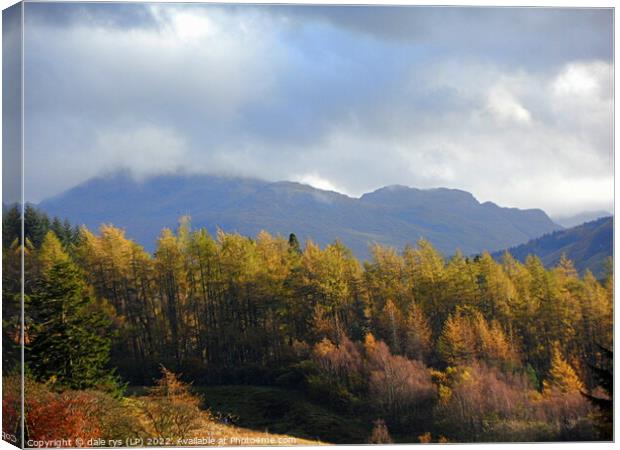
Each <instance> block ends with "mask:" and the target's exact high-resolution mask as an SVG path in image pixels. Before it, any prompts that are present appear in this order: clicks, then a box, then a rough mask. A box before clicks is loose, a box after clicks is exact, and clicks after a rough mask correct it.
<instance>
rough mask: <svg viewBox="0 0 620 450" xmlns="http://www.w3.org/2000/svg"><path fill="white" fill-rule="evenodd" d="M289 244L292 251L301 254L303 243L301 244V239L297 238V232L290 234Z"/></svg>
mask: <svg viewBox="0 0 620 450" xmlns="http://www.w3.org/2000/svg"><path fill="white" fill-rule="evenodd" d="M288 246H289V248H290V250H291V252H293V253H294V254H296V255H301V245H299V240H298V239H297V236H296V235H295V233H291V234H289V236H288Z"/></svg>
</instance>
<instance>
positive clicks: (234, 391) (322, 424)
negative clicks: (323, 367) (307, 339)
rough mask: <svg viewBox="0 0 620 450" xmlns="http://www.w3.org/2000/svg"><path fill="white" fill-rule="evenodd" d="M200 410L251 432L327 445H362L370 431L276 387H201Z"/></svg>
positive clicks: (362, 423) (198, 389)
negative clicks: (226, 417) (231, 419)
mask: <svg viewBox="0 0 620 450" xmlns="http://www.w3.org/2000/svg"><path fill="white" fill-rule="evenodd" d="M194 390H195V391H196V392H197V393H199V394H201V396H202V397H203V402H204V408H205V409H210V410H211V411H212V412H213V413H214V414H216V415H218V414H219V415H228V414H230V415H232V416H235V424H236V425H239V426H241V427H245V428H248V429H252V430H261V431H264V432H268V433H276V434H283V435H287V436H293V437H297V438H301V439H309V440H312V441H321V442H329V443H335V444H336V443H347V444H353V443H365V442H366V440H367V438H368V435H369V434H370V428H369V426H368V425H367V424H366V423H365V421H363V420H360V419H359V418H357V417H351V416H345V415H343V414H339V413H335V412H333V411H331V410H330V409H328V408H326V407H324V406H321V405H317V404H316V403H314V402H312V401H310V400H309V399H308V398H307V397H306V396H305V395H304V394H303V393H301V392H298V391H294V390H289V389H283V388H276V387H264V386H246V385H228V386H202V387H194Z"/></svg>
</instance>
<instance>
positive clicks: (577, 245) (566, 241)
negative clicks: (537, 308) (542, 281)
mask: <svg viewBox="0 0 620 450" xmlns="http://www.w3.org/2000/svg"><path fill="white" fill-rule="evenodd" d="M613 233H614V220H613V217H602V218H600V219H597V220H594V221H591V222H587V223H584V224H582V225H579V226H576V227H573V228H569V229H567V230H560V231H555V232H553V233H550V234H547V235H545V236H542V237H540V238H537V239H533V240H531V241H529V242H527V243H525V244H522V245H519V246H517V247H513V248H509V249H508V252H509V253H510V254H511V255H512V256H514V257H515V258H516V259H518V260H519V261H521V262H524V261H525V259H526V258H527V256H528V255H530V254H533V255H536V256H538V257H539V258H540V259H541V260H542V262H543V264H544V265H545V266H546V267H553V266H555V265H556V264H557V263H558V262H559V261H560V257H561V256H562V254H565V255H566V256H567V257H568V259H570V260H571V261H573V263H574V264H575V268H576V269H577V270H578V271H579V273H581V274H583V273H584V272H585V270H586V269H589V270H590V271H591V272H592V273H594V275H596V276H598V277H600V276H602V275H603V274H604V271H605V261H606V260H607V258H608V257H610V256H613V248H614V246H613V242H614V235H613ZM503 253H504V252H497V253H494V254H493V257H494V258H496V259H498V260H499V259H501V257H502V255H503Z"/></svg>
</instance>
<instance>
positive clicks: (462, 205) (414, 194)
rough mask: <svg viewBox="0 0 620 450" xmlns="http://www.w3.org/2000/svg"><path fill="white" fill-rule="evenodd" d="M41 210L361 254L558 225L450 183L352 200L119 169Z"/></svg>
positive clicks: (472, 244)
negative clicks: (272, 237)
mask: <svg viewBox="0 0 620 450" xmlns="http://www.w3.org/2000/svg"><path fill="white" fill-rule="evenodd" d="M39 207H40V208H41V209H42V210H43V211H45V212H47V213H48V214H50V215H54V216H59V217H66V218H68V219H69V220H71V221H72V222H73V223H78V224H84V225H86V226H88V227H89V228H90V229H93V230H96V229H98V227H99V225H100V224H101V223H112V224H114V225H116V226H120V227H123V228H125V230H126V232H127V235H128V236H129V237H131V238H133V239H135V240H137V241H138V242H140V243H141V244H143V245H144V246H145V247H146V248H147V249H149V250H153V249H154V247H155V242H156V238H157V236H158V235H159V233H160V231H161V229H162V228H163V227H175V226H176V224H177V222H178V219H179V217H180V216H181V215H190V216H191V217H192V224H193V226H194V227H203V226H204V227H206V228H207V229H208V230H209V231H210V232H214V231H215V230H216V229H217V228H218V227H219V228H221V229H223V230H225V231H229V232H239V233H241V234H244V235H250V236H253V235H256V234H257V233H258V232H259V231H260V230H262V229H264V230H267V231H269V232H270V233H272V234H281V235H283V236H288V234H289V233H291V232H293V233H296V234H297V237H298V238H299V239H300V241H302V242H303V241H304V240H306V239H312V240H314V241H315V242H317V243H319V244H321V245H324V244H327V243H330V242H333V241H334V240H336V239H340V240H341V241H342V242H343V243H344V244H346V245H347V246H348V247H349V248H351V249H352V251H353V252H354V253H355V255H356V256H358V257H360V258H363V259H365V258H367V257H368V256H369V249H368V245H369V243H372V242H378V243H381V244H384V245H391V246H394V247H396V248H398V249H400V248H403V247H404V246H405V245H406V244H411V243H415V242H416V241H417V240H418V239H419V238H421V237H424V238H426V239H428V240H429V241H431V242H432V243H433V245H435V246H436V247H437V248H438V250H440V251H441V252H443V253H445V254H451V253H453V252H454V251H455V250H456V249H457V248H460V249H461V251H463V252H464V253H465V254H470V253H476V252H480V251H482V250H490V251H493V250H497V249H500V248H506V247H509V246H512V245H516V244H519V243H521V242H525V241H527V240H529V239H532V238H534V237H537V236H540V235H542V234H544V233H549V232H551V231H555V230H557V229H559V228H560V227H559V226H558V225H556V224H555V223H553V222H552V221H551V219H549V217H548V216H547V215H546V214H545V213H544V212H543V211H541V210H535V209H530V210H519V209H515V208H502V207H499V206H497V205H495V204H494V203H490V202H486V203H482V204H481V203H480V202H478V201H477V200H476V199H475V198H474V197H473V196H472V195H471V194H470V193H468V192H464V191H460V190H455V189H443V188H440V189H429V190H421V189H414V188H409V187H405V186H389V187H384V188H381V189H378V190H376V191H374V192H371V193H368V194H365V195H363V196H362V197H361V198H359V199H358V198H351V197H347V196H346V195H342V194H339V193H336V192H331V191H323V190H319V189H315V188H312V187H310V186H306V185H303V184H299V183H293V182H288V181H283V182H266V181H261V180H256V179H246V178H230V177H221V176H212V175H165V176H163V175H162V176H156V177H152V178H149V179H146V180H143V181H136V180H134V179H133V178H132V177H131V176H129V175H128V174H126V173H117V174H115V175H111V176H108V177H100V178H94V179H91V180H89V181H87V182H85V183H83V184H81V185H78V186H76V187H74V188H72V189H70V190H68V191H66V192H65V193H63V194H61V195H59V196H56V197H54V198H50V199H47V200H45V201H43V202H41V203H40V204H39Z"/></svg>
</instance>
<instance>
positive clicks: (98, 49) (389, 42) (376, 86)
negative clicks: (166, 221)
mask: <svg viewBox="0 0 620 450" xmlns="http://www.w3.org/2000/svg"><path fill="white" fill-rule="evenodd" d="M73 8H74V5H73V4H58V5H56V4H54V6H49V5H47V4H28V10H27V11H30V13H29V14H30V15H28V14H27V17H26V20H27V24H26V25H27V26H26V48H27V50H28V51H27V52H26V85H27V87H28V88H27V89H26V121H27V128H26V129H27V136H26V140H27V163H28V172H27V177H28V180H29V182H28V185H29V186H30V192H29V195H30V199H31V200H34V201H38V200H41V199H42V198H44V197H45V196H48V195H51V194H55V193H58V192H60V191H61V190H63V189H67V188H69V187H71V186H72V185H74V184H76V183H79V182H81V181H84V180H85V179H87V178H89V177H91V176H93V175H95V174H97V173H99V172H104V171H109V170H113V169H115V168H121V167H126V168H129V169H130V170H131V171H132V172H133V173H134V174H136V176H139V177H146V176H149V175H151V174H156V173H164V172H169V171H176V170H182V171H186V172H211V173H213V172H217V173H224V174H233V175H244V176H254V177H259V178H264V179H268V180H298V181H302V182H304V183H308V184H311V185H314V186H316V187H319V188H324V189H330V190H337V191H340V192H344V193H349V194H351V195H361V194H362V193H364V192H367V191H369V190H372V189H375V188H377V187H380V186H383V185H389V184H405V185H410V186H416V187H422V188H426V187H438V186H446V187H454V188H461V189H465V190H468V191H470V192H472V193H473V194H474V195H476V196H477V197H478V198H479V199H480V200H492V201H494V202H496V203H499V204H502V205H506V206H518V207H542V208H545V209H546V210H548V211H549V212H552V213H560V212H564V211H567V212H570V211H573V210H576V211H578V210H581V209H595V208H597V209H598V208H610V205H611V202H612V200H613V168H612V165H611V161H612V159H613V128H612V125H613V124H612V121H613V81H612V74H613V63H612V56H611V55H612V53H611V48H612V47H611V41H612V39H611V30H612V27H611V18H612V15H611V13H610V11H609V10H587V9H581V10H568V9H566V10H564V9H563V10H559V9H558V10H556V9H548V8H547V9H527V8H525V9H504V8H498V9H484V8H482V9H480V8H471V9H467V8H466V9H464V8H440V9H437V8H396V7H368V8H365V7H312V6H303V7H302V6H299V7H295V6H279V7H276V6H260V5H254V6H248V5H236V6H219V5H173V4H155V5H137V4H136V5H133V7H131V8H129V5H126V6H125V7H124V8H125V9H122V10H121V9H118V10H117V9H115V8H113V7H109V8H104V9H102V11H104V13H102V14H99V13H100V11H99V10H97V11H95V10H91V9H90V7H89V5H85V4H83V5H80V7H79V8H76V9H73ZM127 8H129V9H127ZM123 13H128V16H124V17H125V18H122V17H120V16H122V14H123ZM127 17H131V19H128V18H127ZM567 28H570V30H571V32H570V33H566V29H567ZM61 165H62V167H63V170H62V175H61V176H59V173H57V172H61V171H50V170H49V168H50V167H60V166H61Z"/></svg>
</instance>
